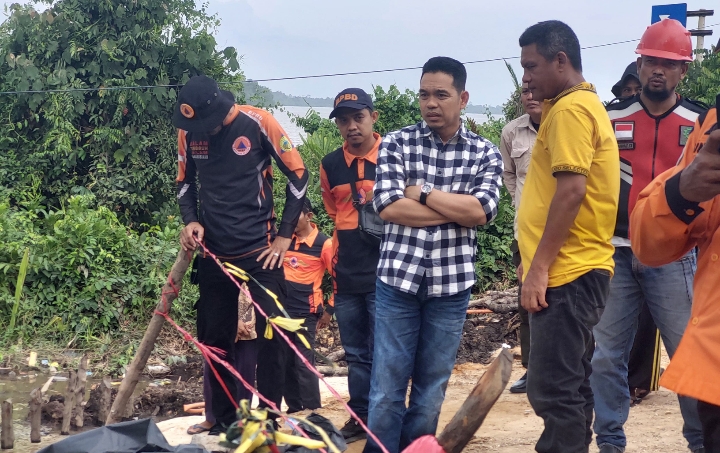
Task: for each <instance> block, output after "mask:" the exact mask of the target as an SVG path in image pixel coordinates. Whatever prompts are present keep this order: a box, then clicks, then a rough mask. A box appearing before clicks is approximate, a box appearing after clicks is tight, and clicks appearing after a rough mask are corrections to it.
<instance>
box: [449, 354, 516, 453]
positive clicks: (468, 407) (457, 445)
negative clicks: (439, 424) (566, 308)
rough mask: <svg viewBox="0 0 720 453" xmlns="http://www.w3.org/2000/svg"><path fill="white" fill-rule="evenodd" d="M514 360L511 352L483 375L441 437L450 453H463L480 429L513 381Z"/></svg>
mask: <svg viewBox="0 0 720 453" xmlns="http://www.w3.org/2000/svg"><path fill="white" fill-rule="evenodd" d="M512 362H513V357H512V354H511V353H510V350H509V349H503V351H502V352H501V353H500V355H499V356H498V357H497V358H496V359H495V360H493V363H492V364H491V365H490V367H489V368H488V369H487V371H486V372H485V374H483V375H482V377H481V378H480V380H479V381H478V383H477V385H476V386H475V388H474V389H473V391H472V392H471V393H470V396H468V397H467V399H466V400H465V402H464V403H463V404H462V406H460V409H459V410H458V411H457V412H456V413H455V416H454V417H453V418H452V420H450V423H448V424H447V426H445V429H443V431H442V433H440V435H439V436H438V442H439V443H440V445H441V446H442V447H443V449H444V450H445V452H446V453H460V452H461V451H462V449H463V448H465V446H466V445H467V444H468V442H470V440H471V439H472V437H473V436H474V435H475V432H477V430H478V429H479V428H480V425H482V423H483V421H484V420H485V417H486V416H487V414H488V412H490V409H491V408H492V407H493V405H494V404H495V402H496V401H497V400H498V398H500V395H501V394H502V392H503V390H505V386H506V385H507V383H508V381H509V380H510V372H511V371H512Z"/></svg>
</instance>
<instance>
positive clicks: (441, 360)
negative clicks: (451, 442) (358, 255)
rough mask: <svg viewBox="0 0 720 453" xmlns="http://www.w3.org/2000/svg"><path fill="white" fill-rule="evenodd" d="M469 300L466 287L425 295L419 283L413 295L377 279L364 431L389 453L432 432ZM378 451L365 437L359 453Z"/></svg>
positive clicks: (438, 413) (452, 364)
mask: <svg viewBox="0 0 720 453" xmlns="http://www.w3.org/2000/svg"><path fill="white" fill-rule="evenodd" d="M469 300H470V289H467V290H465V291H462V292H461V293H458V294H454V295H452V296H446V297H428V296H427V283H426V280H425V279H423V281H422V283H421V284H420V288H419V289H418V292H417V294H408V293H406V292H402V291H400V290H398V289H395V288H393V287H391V286H388V285H386V284H385V283H383V282H382V281H380V280H378V281H377V301H376V306H377V316H376V318H375V338H376V341H375V361H374V363H373V372H372V380H371V387H370V414H369V418H368V427H369V428H370V430H371V431H372V432H373V433H375V435H377V437H378V438H379V439H380V442H382V443H383V445H384V446H385V448H387V450H388V451H389V452H390V453H397V452H399V451H402V450H403V449H404V448H405V447H407V446H408V445H409V444H410V443H411V442H412V441H413V440H415V439H417V438H418V437H421V436H423V435H425V434H432V435H434V434H435V431H436V430H437V424H438V417H439V415H440V406H442V403H443V400H444V399H445V389H446V388H447V384H448V380H449V379H450V374H451V373H452V369H453V366H454V365H455V356H456V354H457V350H458V347H459V346H460V336H461V334H462V328H463V324H464V323H465V317H466V312H467V306H468V301H469ZM411 378H412V390H411V392H410V404H409V405H408V407H407V408H406V407H405V397H406V395H407V387H408V383H409V381H410V379H411ZM379 451H380V448H379V447H378V446H377V444H375V442H373V441H372V440H371V439H369V438H368V442H367V445H366V446H365V450H364V452H365V453H376V452H379Z"/></svg>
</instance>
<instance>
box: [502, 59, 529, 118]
mask: <svg viewBox="0 0 720 453" xmlns="http://www.w3.org/2000/svg"><path fill="white" fill-rule="evenodd" d="M505 67H506V68H507V70H508V72H509V73H510V77H511V78H512V81H513V85H515V90H514V91H513V92H512V94H511V95H510V99H508V100H507V101H506V102H505V104H503V114H504V115H505V121H507V122H510V121H512V120H514V119H515V118H517V117H519V116H522V115H523V114H524V113H525V111H524V109H523V106H522V102H521V101H520V95H521V94H522V84H521V83H520V81H519V80H518V78H517V75H515V70H514V69H513V68H512V66H510V63H508V62H507V61H506V62H505Z"/></svg>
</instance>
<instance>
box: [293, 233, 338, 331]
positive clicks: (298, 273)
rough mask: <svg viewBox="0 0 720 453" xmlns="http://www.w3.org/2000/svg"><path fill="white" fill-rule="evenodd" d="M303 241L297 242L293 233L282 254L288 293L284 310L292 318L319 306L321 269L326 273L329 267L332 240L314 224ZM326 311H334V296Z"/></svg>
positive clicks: (331, 254) (322, 273)
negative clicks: (287, 247) (286, 248)
mask: <svg viewBox="0 0 720 453" xmlns="http://www.w3.org/2000/svg"><path fill="white" fill-rule="evenodd" d="M311 225H312V231H311V233H310V234H309V235H308V237H306V238H305V239H304V240H302V241H300V240H299V239H298V237H297V236H296V235H295V234H293V237H292V242H291V243H290V248H289V249H288V251H287V253H286V254H285V260H284V262H283V267H284V268H285V283H286V285H287V289H288V294H287V297H286V298H285V309H286V310H287V312H288V314H289V315H290V316H293V317H303V316H307V315H308V314H309V313H318V312H319V311H321V310H322V309H323V292H322V289H321V286H322V280H323V276H324V275H325V271H328V272H330V270H331V266H332V256H333V245H332V239H330V238H328V237H327V236H325V235H324V234H323V233H322V232H321V231H320V230H319V229H318V227H317V225H315V224H314V223H313V224H311ZM328 304H329V306H328V307H327V309H326V310H327V312H328V313H330V314H331V315H332V314H333V313H334V305H335V304H334V299H333V297H332V295H331V296H330V299H329V300H328Z"/></svg>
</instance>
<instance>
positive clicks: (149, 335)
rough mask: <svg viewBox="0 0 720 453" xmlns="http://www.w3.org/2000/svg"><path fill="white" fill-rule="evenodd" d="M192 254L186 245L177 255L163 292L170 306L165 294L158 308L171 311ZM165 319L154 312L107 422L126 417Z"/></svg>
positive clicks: (117, 420) (111, 422)
mask: <svg viewBox="0 0 720 453" xmlns="http://www.w3.org/2000/svg"><path fill="white" fill-rule="evenodd" d="M192 256H193V253H192V252H185V251H183V250H182V249H181V250H180V251H179V252H178V256H177V258H175V263H174V264H173V267H172V269H171V270H170V275H169V277H168V278H169V280H170V281H171V282H172V285H171V284H170V283H165V285H164V286H163V287H162V294H165V295H166V301H165V302H166V303H167V307H165V303H164V302H163V300H162V298H161V299H160V301H159V302H158V304H157V307H156V310H157V311H161V312H163V313H165V312H166V311H165V310H167V312H170V309H171V308H172V303H173V301H174V300H175V299H176V296H175V290H174V288H176V289H177V291H180V289H181V288H182V279H183V277H184V276H185V273H186V272H187V269H188V267H189V266H190V261H191V259H192ZM173 287H174V288H173ZM164 322H165V318H164V317H162V316H161V315H158V314H154V315H153V317H152V319H151V320H150V324H149V325H148V328H147V329H146V330H145V335H144V336H143V339H142V341H141V342H140V346H139V347H138V350H137V352H136V353H135V357H134V358H133V360H132V362H131V363H130V365H129V366H128V367H127V370H126V371H125V378H124V379H123V381H122V384H120V389H119V390H118V394H117V397H116V398H115V401H114V402H113V405H112V407H111V408H110V414H108V417H107V419H106V420H105V424H106V425H111V424H113V423H116V422H119V421H120V420H121V419H122V416H123V414H124V413H125V411H126V408H127V405H128V402H129V401H130V397H131V396H132V394H133V392H134V391H135V386H137V383H138V380H139V379H140V374H141V373H142V371H143V370H144V369H145V365H146V364H147V361H148V358H150V354H151V353H152V350H153V348H154V347H155V340H157V337H158V335H160V330H161V329H162V326H163V323H164Z"/></svg>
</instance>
